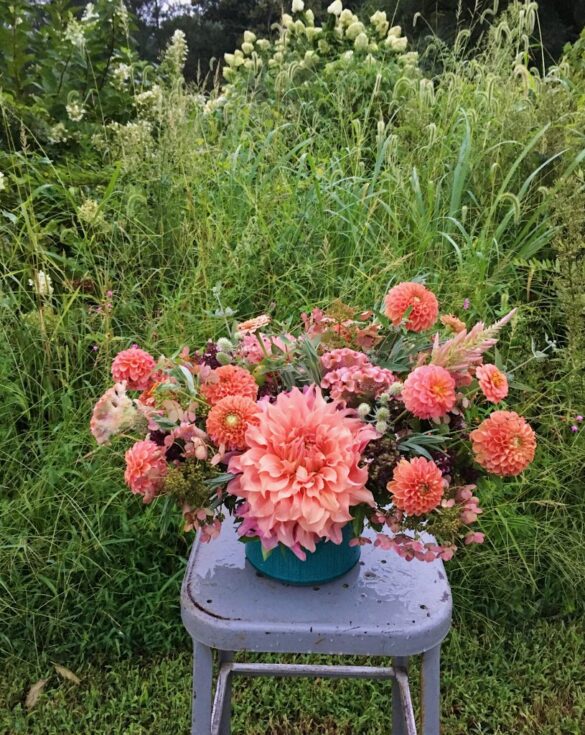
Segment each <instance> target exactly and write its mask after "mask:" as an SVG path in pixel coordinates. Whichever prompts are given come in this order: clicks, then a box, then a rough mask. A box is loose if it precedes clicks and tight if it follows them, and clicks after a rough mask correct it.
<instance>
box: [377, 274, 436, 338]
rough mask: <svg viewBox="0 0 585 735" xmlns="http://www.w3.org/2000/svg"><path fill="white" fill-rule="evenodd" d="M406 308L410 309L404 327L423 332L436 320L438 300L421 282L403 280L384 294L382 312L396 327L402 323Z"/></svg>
mask: <svg viewBox="0 0 585 735" xmlns="http://www.w3.org/2000/svg"><path fill="white" fill-rule="evenodd" d="M408 309H411V311H410V314H409V315H408V319H407V320H406V325H405V326H406V328H407V329H410V331H411V332H423V331H424V330H425V329H428V328H429V327H432V326H433V324H434V323H435V322H436V321H437V316H438V315H439V302H438V301H437V297H436V296H435V294H434V293H433V292H432V291H429V289H428V288H425V287H424V286H423V285H422V283H414V282H412V281H405V282H404V283H399V284H398V285H397V286H394V288H391V289H390V291H388V293H387V294H386V297H385V298H384V313H385V314H386V316H387V317H388V319H390V321H391V322H392V324H394V326H395V327H397V326H398V325H399V324H401V323H402V320H403V319H404V315H405V314H406V312H407V311H408Z"/></svg>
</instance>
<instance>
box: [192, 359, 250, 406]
mask: <svg viewBox="0 0 585 735" xmlns="http://www.w3.org/2000/svg"><path fill="white" fill-rule="evenodd" d="M200 390H201V393H202V394H203V397H204V398H205V400H206V401H207V402H208V403H209V404H210V405H211V406H214V405H215V404H216V403H219V401H221V399H222V398H225V397H226V396H244V397H246V398H250V399H251V400H256V396H257V395H258V385H257V383H256V381H255V380H254V377H253V376H252V375H251V374H250V373H249V372H248V371H247V370H244V368H241V367H238V366H237V365H222V367H218V368H216V369H215V370H213V371H212V372H211V374H210V376H209V378H208V379H207V381H206V382H205V383H202V384H201V389H200Z"/></svg>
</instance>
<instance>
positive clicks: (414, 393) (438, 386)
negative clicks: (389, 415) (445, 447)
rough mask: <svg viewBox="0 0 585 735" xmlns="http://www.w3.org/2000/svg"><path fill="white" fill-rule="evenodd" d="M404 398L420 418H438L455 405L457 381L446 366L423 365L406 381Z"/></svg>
mask: <svg viewBox="0 0 585 735" xmlns="http://www.w3.org/2000/svg"><path fill="white" fill-rule="evenodd" d="M402 399H403V401H404V405H405V407H406V409H407V410H408V411H410V412H411V413H413V414H414V415H415V416H418V418H419V419H438V418H440V417H441V416H444V415H445V414H446V413H448V412H449V411H450V410H451V409H452V408H453V407H454V406H455V402H456V400H457V398H456V395H455V381H454V380H453V378H452V377H451V375H450V373H449V371H448V370H445V368H442V367H439V366H438V365H421V366H420V367H417V368H415V369H414V370H413V371H412V372H411V373H410V375H409V376H408V377H407V378H406V380H405V381H404V387H403V388H402Z"/></svg>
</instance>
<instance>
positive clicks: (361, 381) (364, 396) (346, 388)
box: [321, 353, 396, 406]
mask: <svg viewBox="0 0 585 735" xmlns="http://www.w3.org/2000/svg"><path fill="white" fill-rule="evenodd" d="M357 354H359V353H357ZM395 382H396V378H395V377H394V375H393V373H391V372H390V370H386V369H385V368H381V367H377V366H376V365H372V364H370V363H366V364H365V365H351V366H350V367H341V368H338V369H337V370H331V371H330V372H328V373H326V374H325V375H324V376H323V380H322V381H321V388H324V389H326V390H328V391H329V392H330V394H331V397H332V398H333V399H334V400H335V401H343V402H344V403H347V404H348V405H350V406H351V405H357V403H359V402H360V401H362V400H373V399H374V398H376V397H377V396H379V395H380V394H381V393H384V392H385V391H387V390H388V388H390V386H391V385H392V384H393V383H395Z"/></svg>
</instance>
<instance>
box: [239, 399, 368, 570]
mask: <svg viewBox="0 0 585 735" xmlns="http://www.w3.org/2000/svg"><path fill="white" fill-rule="evenodd" d="M258 405H259V406H260V408H261V413H260V415H259V423H258V425H257V426H251V427H250V428H249V429H248V431H247V432H246V443H247V444H248V447H249V449H248V450H247V451H246V452H244V453H243V454H241V455H239V456H236V457H232V459H231V460H230V463H229V472H232V473H235V474H237V475H238V476H237V477H236V478H235V479H234V480H232V482H231V483H230V484H229V486H228V492H230V493H232V494H233V495H237V496H239V497H241V498H245V499H246V501H247V503H246V504H245V509H244V511H243V512H242V511H241V512H240V514H241V515H243V516H244V526H245V527H246V528H247V529H250V530H251V532H252V533H255V534H257V535H258V536H259V538H260V540H261V542H262V545H263V547H264V548H265V549H271V548H274V547H275V546H276V545H277V544H278V543H279V542H281V543H283V544H284V545H285V546H288V547H289V548H291V549H292V551H294V552H295V553H296V554H297V556H299V557H300V558H301V559H302V558H304V557H305V553H304V551H303V549H306V550H309V551H314V550H315V544H316V542H317V541H318V540H319V539H323V538H324V539H328V540H330V541H333V543H336V544H339V543H341V540H342V534H341V529H342V528H343V526H344V525H345V524H346V523H347V522H348V521H350V520H351V513H350V508H351V506H353V505H357V504H358V503H368V504H369V505H373V503H374V499H373V497H372V494H371V493H370V491H369V490H367V489H366V487H365V485H366V481H367V479H368V472H367V469H366V468H365V467H360V458H361V453H362V451H363V449H364V448H365V446H366V445H367V443H368V442H369V441H370V440H372V439H374V438H375V437H376V436H377V434H376V432H375V431H374V430H373V429H372V428H371V427H369V426H366V425H365V424H363V423H362V422H361V421H360V420H359V419H357V418H355V417H354V416H353V415H352V412H351V411H349V410H345V409H341V408H340V407H339V405H338V404H336V403H328V402H327V401H325V399H324V398H323V395H322V394H321V391H320V390H319V389H318V388H310V389H307V390H306V391H305V392H301V391H300V390H299V389H298V388H293V389H292V390H291V391H290V392H289V393H281V394H280V395H279V396H278V398H277V399H276V402H275V403H272V404H271V403H268V402H261V403H260V404H258Z"/></svg>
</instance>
